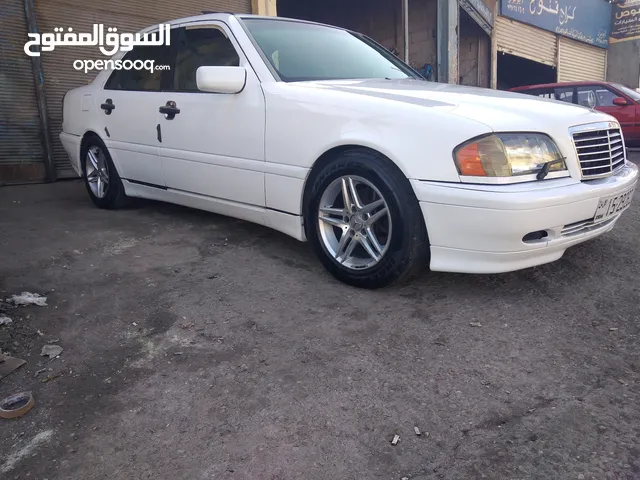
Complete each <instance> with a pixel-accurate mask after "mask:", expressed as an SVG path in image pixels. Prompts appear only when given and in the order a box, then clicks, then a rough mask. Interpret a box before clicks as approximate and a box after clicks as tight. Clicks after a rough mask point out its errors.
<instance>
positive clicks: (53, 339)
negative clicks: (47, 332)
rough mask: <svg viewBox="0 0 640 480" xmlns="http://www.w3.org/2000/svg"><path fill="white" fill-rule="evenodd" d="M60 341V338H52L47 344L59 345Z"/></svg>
mask: <svg viewBox="0 0 640 480" xmlns="http://www.w3.org/2000/svg"><path fill="white" fill-rule="evenodd" d="M59 341H60V339H59V338H52V339H51V340H47V343H58V342H59Z"/></svg>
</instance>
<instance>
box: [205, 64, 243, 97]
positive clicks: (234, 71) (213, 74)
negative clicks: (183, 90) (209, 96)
mask: <svg viewBox="0 0 640 480" xmlns="http://www.w3.org/2000/svg"><path fill="white" fill-rule="evenodd" d="M246 83H247V71H246V70H245V68H244V67H200V68H198V70H197V71H196V84H197V85H198V90H200V91H201V92H211V93H240V92H241V91H242V90H244V86H245V84H246Z"/></svg>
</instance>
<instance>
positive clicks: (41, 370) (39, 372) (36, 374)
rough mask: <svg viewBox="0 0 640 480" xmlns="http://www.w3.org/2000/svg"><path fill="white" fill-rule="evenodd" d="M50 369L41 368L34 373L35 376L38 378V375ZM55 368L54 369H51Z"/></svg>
mask: <svg viewBox="0 0 640 480" xmlns="http://www.w3.org/2000/svg"><path fill="white" fill-rule="evenodd" d="M47 370H48V369H46V368H41V369H40V370H38V371H37V372H36V373H34V374H33V378H38V375H40V374H41V373H44V372H46V371H47ZM50 370H53V369H50Z"/></svg>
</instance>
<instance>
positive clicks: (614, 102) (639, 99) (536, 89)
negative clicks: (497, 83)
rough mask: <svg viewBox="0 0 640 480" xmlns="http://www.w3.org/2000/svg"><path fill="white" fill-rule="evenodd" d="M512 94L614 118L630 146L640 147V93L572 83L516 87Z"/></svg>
mask: <svg viewBox="0 0 640 480" xmlns="http://www.w3.org/2000/svg"><path fill="white" fill-rule="evenodd" d="M510 91H512V92H518V93H525V94H527V95H535V96H538V97H544V98H550V99H553V100H560V101H563V102H568V103H575V104H577V105H582V106H584V107H589V108H593V109H595V110H599V111H601V112H604V113H608V114H609V115H612V116H614V117H615V118H617V119H618V122H620V126H621V127H622V132H623V133H624V138H625V143H626V145H627V146H640V93H638V92H636V91H635V90H632V89H630V88H627V87H625V86H623V85H619V84H617V83H608V82H570V83H548V84H544V85H529V86H527V87H516V88H512V89H511V90H510Z"/></svg>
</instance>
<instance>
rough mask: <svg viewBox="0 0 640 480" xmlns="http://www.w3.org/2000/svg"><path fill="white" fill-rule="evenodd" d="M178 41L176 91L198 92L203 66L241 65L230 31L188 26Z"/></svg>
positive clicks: (174, 79) (175, 76)
mask: <svg viewBox="0 0 640 480" xmlns="http://www.w3.org/2000/svg"><path fill="white" fill-rule="evenodd" d="M180 30H182V32H181V35H180V37H179V40H178V52H177V56H176V62H175V68H174V77H173V88H174V91H176V92H198V91H199V90H198V86H197V84H196V71H197V70H198V68H199V67H203V66H209V67H223V66H230V67H238V66H240V57H239V56H238V52H237V51H236V49H235V47H234V46H233V44H232V43H231V40H230V39H229V37H228V36H227V34H226V33H225V32H224V31H223V30H222V29H221V28H219V27H215V26H206V27H194V28H190V27H186V28H184V29H180Z"/></svg>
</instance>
